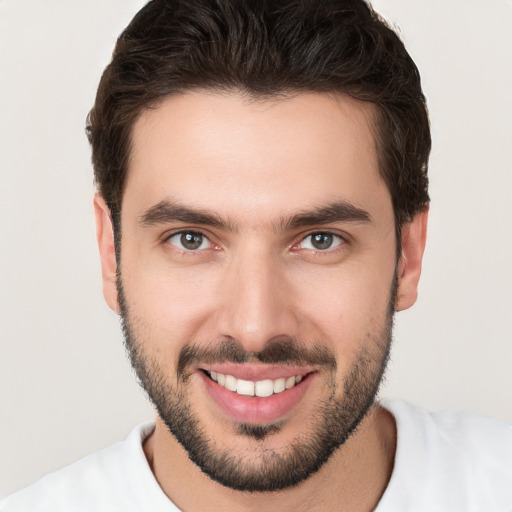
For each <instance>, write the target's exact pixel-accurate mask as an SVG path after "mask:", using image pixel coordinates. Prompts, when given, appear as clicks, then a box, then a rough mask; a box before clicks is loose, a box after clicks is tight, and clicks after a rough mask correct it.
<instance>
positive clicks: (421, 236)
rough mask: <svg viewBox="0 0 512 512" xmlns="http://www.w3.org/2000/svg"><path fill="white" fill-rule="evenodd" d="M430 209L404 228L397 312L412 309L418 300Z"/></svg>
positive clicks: (416, 216) (426, 209) (399, 266)
mask: <svg viewBox="0 0 512 512" xmlns="http://www.w3.org/2000/svg"><path fill="white" fill-rule="evenodd" d="M427 219H428V207H427V208H425V210H424V211H422V212H420V213H418V214H416V215H415V216H414V218H413V219H412V220H411V221H410V222H408V223H407V224H404V226H403V227H402V254H401V256H400V261H399V262H398V272H397V274H398V295H397V299H396V307H395V309H396V311H402V310H404V309H408V308H410V307H411V306H412V305H413V304H414V303H415V302H416V299H417V298H418V282H419V280H420V275H421V263H422V260H423V252H424V251H425V242H426V239H427Z"/></svg>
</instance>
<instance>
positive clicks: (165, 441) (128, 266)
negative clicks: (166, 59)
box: [95, 92, 427, 511]
mask: <svg viewBox="0 0 512 512" xmlns="http://www.w3.org/2000/svg"><path fill="white" fill-rule="evenodd" d="M373 117H374V111H373V107H372V106H371V105H368V104H364V103H361V102H357V101H356V100H353V99H351V98H348V97H345V96H333V95H327V94H313V93H310V94H297V95H295V96H292V97H289V98H286V99H272V100H266V101H260V100H256V101H255V100H249V99H248V98H246V97H244V96H242V95H240V94H238V93H223V94H220V93H219V94H216V93H206V92H188V93H185V94H182V95H179V96H174V97H170V98H167V99H165V100H164V101H163V102H162V103H161V104H160V105H159V106H158V107H157V108H155V109H152V110H149V111H147V112H145V113H144V114H143V115H142V116H141V117H140V118H139V120H138V121H137V122H136V124H135V126H134V130H133V138H132V154H131V161H130V167H129V174H128V179H127V183H126V187H125V191H124V196H123V205H122V213H121V224H122V241H121V249H122V250H121V263H120V264H121V272H122V276H123V286H124V292H125V295H126V299H127V302H128V304H129V308H130V312H131V315H132V319H134V325H135V328H136V330H137V332H138V334H139V338H141V339H143V343H144V348H145V351H146V352H147V354H149V355H150V356H151V357H153V358H155V359H157V360H158V361H160V364H161V369H162V370H163V371H164V373H165V374H166V375H168V378H169V379H170V381H172V382H176V362H177V357H178V353H179V350H180V349H181V348H182V347H183V346H184V345H185V344H186V343H187V342H189V341H190V340H194V342H195V343H198V344H203V345H205V346H206V345H208V344H211V343H215V341H216V340H220V339H222V338H223V337H226V336H229V337H231V338H233V339H236V340H238V341H239V343H241V344H242V345H243V346H244V348H246V349H247V350H250V351H254V352H258V351H261V350H262V349H263V348H265V346H266V345H267V344H268V342H269V340H272V339H275V338H276V337H279V336H293V337H296V338H297V339H300V340H302V341H303V342H305V343H309V344H310V345H314V344H315V343H316V342H317V341H316V340H322V344H323V345H325V346H326V347H328V348H329V349H330V350H331V351H332V352H333V353H334V354H335V356H336V361H337V371H336V377H335V378H336V383H337V384H338V385H339V389H343V382H344V380H345V378H346V376H347V375H348V373H349V371H350V368H351V367H352V365H353V363H354V361H355V360H356V358H357V354H358V350H360V349H361V346H362V344H363V343H365V342H367V340H368V336H367V335H368V334H369V333H370V334H372V333H378V332H380V330H381V328H382V326H383V325H384V323H385V319H386V311H387V308H388V301H389V294H390V287H391V283H392V281H393V276H394V274H395V270H396V272H397V277H398V295H397V300H396V310H403V309H407V308H409V307H410V306H412V304H414V302H415V300H416V297H417V285H418V280H419V277H420V271H421V260H422V255H423V250H424V247H425V237H426V220H427V212H426V211H425V212H423V213H420V214H418V215H417V216H416V217H415V218H414V219H413V220H412V221H411V222H410V223H408V224H406V225H405V226H404V227H403V229H402V239H403V240H402V245H403V247H402V257H401V259H400V261H399V264H398V266H397V264H396V258H395V244H396V241H395V231H394V216H393V208H392V204H391V197H390V194H389V191H388V189H387V187H386V185H385V183H384V181H383V180H382V178H381V177H380V175H379V172H378V162H377V153H376V148H375V141H374V137H373V134H372V129H371V127H372V120H373ZM162 201H172V202H174V203H179V204H180V205H183V206H186V207H187V208H191V209H201V210H202V211H207V212H210V213H214V214H215V215H216V216H218V217H220V218H221V219H222V220H223V221H224V224H225V225H223V226H212V225H203V224H198V223H190V222H189V223H187V222H182V221H175V220H167V221H164V222H156V223H150V224H145V223H143V222H141V219H142V218H143V216H144V215H145V214H146V213H147V212H148V211H149V210H150V209H151V208H152V207H154V206H155V205H158V204H159V203H161V202H162ZM332 202H337V203H339V202H344V203H350V204H351V205H353V206H355V207H357V208H358V209H360V210H363V211H365V212H367V214H368V220H366V221H350V220H348V221H347V220H331V221H330V222H327V223H323V222H322V223H318V224H312V225H307V226H296V227H293V226H292V227H290V226H286V225H285V224H286V223H285V221H286V220H287V219H289V218H291V217H293V216H296V215H297V214H300V213H303V212H304V211H310V210H315V209H320V208H322V207H323V206H325V205H326V204H327V203H332ZM95 210H96V217H97V231H98V243H99V247H100V254H101V261H102V272H103V282H104V294H105V298H106V300H107V302H108V304H109V305H110V307H111V308H112V309H113V310H114V311H116V312H119V306H118V297H117V289H116V260H115V251H114V243H113V233H112V226H111V222H110V216H109V211H108V208H107V207H106V205H105V202H104V200H103V198H102V197H101V196H99V195H98V196H97V197H96V199H95ZM181 230H192V231H194V232H200V233H203V234H205V235H206V236H207V237H208V240H209V241H210V243H206V244H205V245H204V246H203V247H202V248H201V249H200V250H196V251H186V250H184V249H183V248H180V247H179V237H174V238H169V237H170V236H171V235H173V234H175V233H176V232H180V231H181ZM319 232H321V233H325V232H329V233H333V234H335V235H337V237H335V240H336V244H335V245H336V246H335V247H332V248H329V249H327V250H324V251H318V250H314V248H312V246H311V245H310V242H311V238H309V235H311V234H312V233H319ZM338 237H339V238H338ZM366 348H368V349H369V350H370V351H371V350H372V347H366ZM256 371H257V368H256ZM329 389H330V388H329V379H328V378H327V376H326V375H323V374H322V372H319V373H317V374H315V378H314V380H312V381H311V383H310V385H309V387H308V389H307V391H306V392H305V393H304V395H303V397H302V398H301V400H300V401H299V403H298V404H297V406H296V407H294V408H293V410H292V411H291V413H288V414H287V416H286V418H285V419H286V421H285V424H284V426H283V427H282V428H281V430H279V432H277V433H276V434H274V435H272V436H269V437H268V438H266V439H265V440H264V441H257V440H255V439H252V438H249V437H241V436H236V435H235V433H234V428H233V424H232V422H231V421H230V419H229V418H227V417H226V416H225V415H224V413H223V412H222V411H221V410H220V409H219V407H218V406H217V404H215V403H214V402H213V400H212V399H211V397H210V395H208V394H207V393H206V392H205V390H204V386H202V385H201V379H200V377H199V374H197V375H195V374H194V375H192V377H191V381H190V395H189V396H190V404H191V408H192V410H193V411H194V413H195V414H196V415H197V418H198V419H199V421H200V422H201V424H202V425H203V426H205V428H206V429H207V431H208V433H209V434H211V436H212V438H213V439H215V442H216V443H217V446H218V447H219V448H229V449H231V450H234V451H236V452H237V453H240V454H242V455H243V456H244V457H245V459H244V460H247V461H251V462H252V463H256V464H257V463H258V460H259V459H258V453H259V451H258V449H259V448H261V443H265V444H264V446H265V447H266V448H268V449H272V450H276V451H280V450H285V449H286V447H287V446H288V445H289V443H290V442H291V441H292V440H293V439H294V438H296V437H297V436H299V435H300V434H301V433H304V429H305V428H306V427H305V425H307V423H308V420H310V419H311V417H312V415H313V414H314V411H315V406H316V405H317V404H318V402H319V401H320V400H322V399H324V398H325V397H326V396H327V395H326V394H327V393H328V392H329ZM341 398H342V397H341ZM395 436H396V428H395V424H394V420H393V418H392V417H391V415H390V414H389V413H387V412H386V411H384V410H383V409H382V408H380V407H378V406H377V405H375V406H374V407H372V409H371V410H370V412H369V413H368V414H367V416H366V417H365V419H364V420H363V422H362V423H361V424H360V426H359V428H358V429H357V431H356V432H355V434H354V435H352V437H350V438H349V440H348V441H347V442H346V443H345V444H344V445H343V446H342V447H341V448H340V449H339V450H338V451H337V452H336V453H335V454H334V456H332V457H331V458H330V459H329V461H328V462H327V463H326V464H325V465H324V466H323V467H322V468H321V469H320V471H318V472H317V473H315V474H314V475H312V476H311V477H310V478H308V479H307V480H306V481H304V482H302V483H301V484H300V485H298V486H296V487H293V488H290V489H286V490H283V491H279V492H274V493H252V494H248V493H243V492H238V491H233V490H231V489H228V488H226V487H223V486H222V485H220V484H218V483H216V482H214V481H212V480H210V479H209V478H208V477H206V476H205V475H203V474H202V473H201V472H200V470H199V469H198V468H197V467H196V466H195V465H194V464H192V463H191V462H190V460H189V459H188V457H187V454H186V452H185V451H184V449H183V448H182V447H181V445H179V444H178V443H177V442H176V440H175V439H174V438H173V437H172V436H171V435H170V434H169V432H168V431H167V429H166V427H165V425H164V424H163V422H162V421H161V420H160V419H159V418H157V420H156V429H155V432H154V433H153V435H152V436H150V438H149V439H148V440H147V441H146V443H145V446H144V448H145V452H146V455H147V457H148V460H149V462H150V464H151V467H152V469H153V471H154V473H155V476H156V478H157V480H158V482H159V484H160V485H161V487H162V489H163V490H164V492H166V494H167V495H168V496H169V497H170V498H171V499H172V500H173V501H174V503H176V504H177V505H178V506H179V507H180V508H182V509H183V510H212V509H214V510H215V509H220V510H267V511H272V510H297V511H299V510H347V509H348V510H353V511H359V510H372V509H373V508H374V507H375V506H376V504H377V503H378V500H379V498H380V497H381V495H382V493H383V492H384V490H385V487H386V485H387V482H388V481H389V478H390V475H391V472H392V467H393V459H394V451H395ZM258 443H260V444H258ZM197 489H201V492H200V493H199V492H197Z"/></svg>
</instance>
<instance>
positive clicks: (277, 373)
mask: <svg viewBox="0 0 512 512" xmlns="http://www.w3.org/2000/svg"><path fill="white" fill-rule="evenodd" d="M200 369H201V370H205V371H207V372H217V373H222V374H224V375H232V376H233V377H235V378H237V379H243V380H251V381H254V382H257V381H260V380H266V379H271V380H275V379H279V378H282V377H284V378H288V377H297V376H298V375H301V376H302V377H304V376H305V375H307V374H308V373H311V372H313V371H315V369H314V368H311V367H306V366H286V365H267V364H234V363H218V364H208V365H204V366H201V368H200Z"/></svg>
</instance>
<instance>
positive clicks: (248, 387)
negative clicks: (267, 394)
mask: <svg viewBox="0 0 512 512" xmlns="http://www.w3.org/2000/svg"><path fill="white" fill-rule="evenodd" d="M233 378H234V377H233ZM236 392H237V393H238V394H239V395H247V396H254V382H252V381H250V380H242V379H238V382H237V383H236ZM258 396H259V395H258Z"/></svg>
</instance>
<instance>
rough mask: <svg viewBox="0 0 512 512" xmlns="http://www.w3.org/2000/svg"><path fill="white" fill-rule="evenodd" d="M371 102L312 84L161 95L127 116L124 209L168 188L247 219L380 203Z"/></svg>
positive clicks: (383, 192) (386, 200)
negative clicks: (276, 92)
mask: <svg viewBox="0 0 512 512" xmlns="http://www.w3.org/2000/svg"><path fill="white" fill-rule="evenodd" d="M373 108H374V107H373V106H372V105H370V104H366V103H362V102H359V101H356V100H354V99H352V98H350V97H347V96H344V95H338V96H334V95H330V94H318V93H308V94H300V95H296V96H293V97H289V98H285V99H270V100H265V101H262V100H254V99H250V98H248V97H247V96H243V95H241V94H234V93H233V94H231V93H223V94H221V93H205V92H188V93H185V94H180V95H176V96H172V97H168V98H166V99H165V100H163V101H162V102H161V103H160V104H159V105H158V106H157V107H155V108H153V109H150V110H147V111H145V112H144V113H143V114H142V115H141V117H140V118H139V119H138V120H137V122H136V123H135V125H134V129H133V133H132V152H131V158H130V165H129V171H128V177H127V183H126V188H125V195H124V199H123V210H125V209H127V208H130V209H134V210H135V211H142V210H143V209H147V208H148V207H150V206H152V205H153V204H157V203H158V202H160V201H161V200H163V199H166V198H168V197H170V198H173V199H177V200H179V201H181V202H185V203H187V204H190V205H192V206H197V207H202V208H204V207H206V208H211V209H213V210H215V211H217V212H219V213H221V214H222V213H225V214H226V215H238V216H240V215H241V212H243V214H244V215H246V216H247V217H248V218H249V217H250V215H251V214H252V215H253V216H254V217H255V218H257V217H258V216H261V214H262V212H265V214H266V215H268V216H269V217H270V216H272V215H275V216H280V215H287V214H289V213H290V212H291V211H293V210H294V209H304V208H308V207H315V206H318V205H319V204H322V202H330V201H335V200H347V201H350V202H352V203H353V204H355V205H356V206H357V205H360V206H368V205H369V204H370V205H371V204H373V205H374V206H379V202H380V203H382V205H380V206H382V207H388V206H389V204H390V196H389V193H388V192H387V189H386V186H385V184H384V182H383V180H382V179H381V177H380V174H379V172H378V159H377V151H376V146H375V139H374V136H373V133H372V122H373V119H374V111H373ZM377 213H378V212H377Z"/></svg>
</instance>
